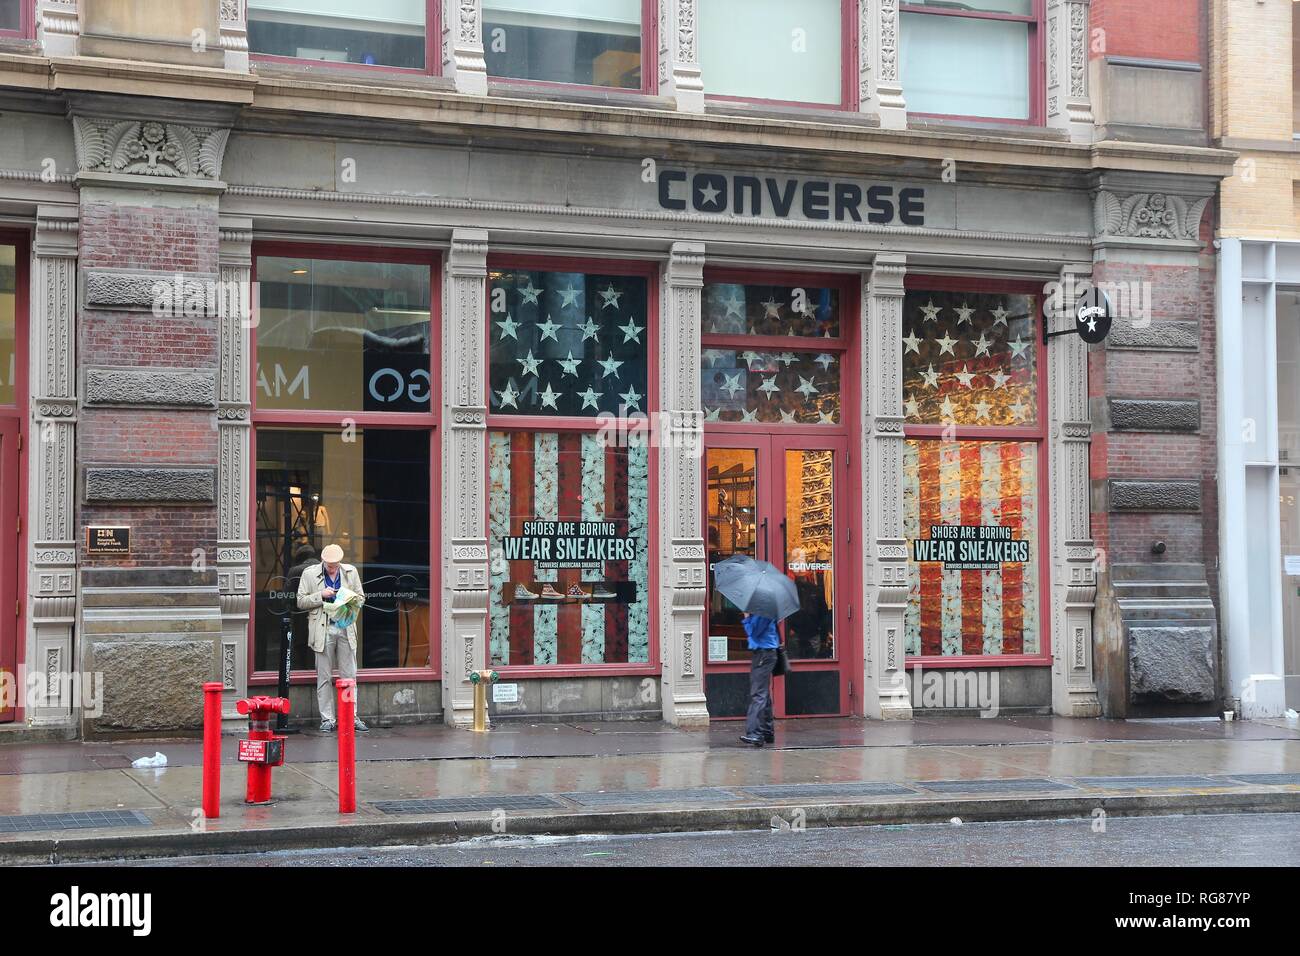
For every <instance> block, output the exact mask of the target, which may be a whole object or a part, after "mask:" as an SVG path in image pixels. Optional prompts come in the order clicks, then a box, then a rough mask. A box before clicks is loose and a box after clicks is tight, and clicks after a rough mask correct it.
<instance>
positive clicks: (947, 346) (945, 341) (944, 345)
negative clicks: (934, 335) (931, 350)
mask: <svg viewBox="0 0 1300 956" xmlns="http://www.w3.org/2000/svg"><path fill="white" fill-rule="evenodd" d="M935 342H937V343H939V354H940V355H943V354H944V353H945V352H947V353H948V354H949V355H951V356H953V358H956V357H957V353H956V352H954V351H953V350H952V347H953V346H954V345H956V344H957V340H956V339H952V338H949V337H948V333H947V332H944V333H943V338H941V339H935Z"/></svg>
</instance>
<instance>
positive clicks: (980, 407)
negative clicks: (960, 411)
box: [975, 401, 990, 418]
mask: <svg viewBox="0 0 1300 956" xmlns="http://www.w3.org/2000/svg"><path fill="white" fill-rule="evenodd" d="M989 407H990V406H989V403H988V402H985V401H979V402H976V403H975V417H976V418H988V417H989Z"/></svg>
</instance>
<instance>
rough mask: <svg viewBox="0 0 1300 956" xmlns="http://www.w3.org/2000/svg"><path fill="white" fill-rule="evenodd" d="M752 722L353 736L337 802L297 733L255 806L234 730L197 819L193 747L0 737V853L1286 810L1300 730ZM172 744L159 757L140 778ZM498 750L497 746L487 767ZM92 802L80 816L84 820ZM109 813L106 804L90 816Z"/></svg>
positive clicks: (1295, 804) (138, 852) (132, 852)
mask: <svg viewBox="0 0 1300 956" xmlns="http://www.w3.org/2000/svg"><path fill="white" fill-rule="evenodd" d="M738 733H739V727H738V725H735V724H732V723H719V724H715V725H714V726H713V727H712V728H710V729H709V730H708V731H696V732H685V731H679V730H676V729H675V728H672V727H669V726H667V725H664V724H645V723H631V722H613V723H604V724H581V725H567V724H535V725H526V724H502V725H500V726H499V727H498V729H496V730H494V731H492V732H491V733H490V734H488V735H486V736H484V735H474V734H471V733H469V732H466V731H458V730H452V729H449V728H445V727H440V726H436V727H427V726H422V727H396V728H389V729H376V730H375V731H373V732H372V733H371V734H369V735H359V737H358V747H357V753H358V760H359V764H358V802H359V806H358V812H357V813H356V814H355V815H349V816H342V815H340V814H339V813H338V812H337V766H336V764H335V763H334V761H333V759H332V758H333V756H334V754H335V746H336V743H335V739H334V738H333V737H332V736H327V737H323V736H320V735H318V734H316V733H315V732H314V731H313V732H308V733H306V734H303V735H297V736H294V737H292V738H290V740H289V742H288V763H287V765H286V766H285V767H283V768H279V769H277V770H276V772H275V787H274V794H275V798H276V800H275V802H274V803H273V804H272V805H270V806H266V807H248V806H245V805H244V804H243V803H242V798H243V787H244V772H243V768H242V767H241V766H240V765H239V764H238V762H237V761H236V760H235V748H236V741H237V738H235V737H230V738H227V739H226V740H225V741H224V748H223V749H224V753H223V758H224V760H223V770H222V813H221V816H220V817H219V818H218V819H212V820H203V819H202V817H201V814H200V813H199V811H198V806H199V794H200V782H201V771H200V768H199V762H200V756H201V745H200V743H199V742H198V741H197V740H171V741H131V742H129V743H128V742H100V743H58V744H7V745H2V744H0V861H5V862H20V861H25V862H40V861H48V860H51V859H59V860H69V859H95V858H101V859H102V858H115V857H140V856H160V855H163V856H166V855H189V854H203V853H220V852H227V853H228V852H247V851H255V850H260V849H268V848H280V849H292V848H305V847H321V846H353V847H357V846H382V845H394V844H398V843H402V844H407V843H433V842H444V841H449V840H455V839H460V838H464V837H465V836H471V835H488V834H494V833H495V834H502V833H505V834H509V835H524V834H530V833H636V832H657V831H685V830H715V829H748V828H756V827H762V828H767V827H770V826H776V827H781V826H783V825H789V824H790V823H791V822H793V821H796V820H797V821H798V822H799V823H800V825H807V826H809V827H815V826H823V825H841V826H842V825H853V824H861V823H906V822H918V821H929V820H946V819H948V818H950V817H952V816H961V817H962V818H963V819H965V820H968V821H969V820H998V819H1003V820H1005V819H1030V818H1044V817H1048V818H1051V817H1087V816H1090V815H1093V814H1094V813H1095V811H1096V810H1097V809H1098V808H1101V809H1102V810H1104V812H1105V813H1106V814H1108V815H1126V814H1142V813H1173V812H1177V813H1213V812H1228V811H1240V810H1251V811H1264V810H1270V811H1292V810H1296V809H1300V732H1297V730H1295V729H1293V728H1289V727H1287V726H1285V725H1284V724H1280V723H1277V724H1274V723H1257V722H1249V723H1247V722H1232V723H1222V722H1219V721H1128V722H1121V721H1105V720H1065V719H1061V718H1047V717H1016V718H1002V719H992V720H980V719H974V718H973V719H969V720H967V719H955V718H944V719H926V718H918V719H917V720H914V721H911V722H889V723H882V722H871V721H858V720H824V721H823V720H816V721H814V720H803V721H785V722H783V724H782V725H781V726H780V728H779V729H778V739H777V745H776V746H775V747H772V748H765V749H763V750H753V749H749V748H746V747H743V746H742V745H741V744H740V743H739V741H737V740H736V736H737V734H738ZM155 750H161V751H162V752H164V753H165V754H167V756H168V762H169V765H168V766H167V767H166V768H164V769H157V770H154V769H148V770H134V769H131V768H130V766H129V765H130V761H131V759H133V758H134V757H137V756H144V755H149V754H152V753H153V752H154V751H155ZM487 758H490V759H487ZM77 814H82V815H81V816H77ZM96 814H98V815H96Z"/></svg>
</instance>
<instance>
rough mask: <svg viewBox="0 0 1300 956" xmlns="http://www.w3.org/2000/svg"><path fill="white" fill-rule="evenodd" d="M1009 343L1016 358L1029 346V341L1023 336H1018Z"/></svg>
mask: <svg viewBox="0 0 1300 956" xmlns="http://www.w3.org/2000/svg"><path fill="white" fill-rule="evenodd" d="M1007 345H1008V346H1010V348H1011V351H1012V352H1013V353H1014V355H1015V357H1016V358H1020V356H1021V354H1022V353H1023V352H1024V351H1025V349H1027V348H1029V343H1028V342H1026V341H1025V340H1024V339H1023V338H1018V339H1016V340H1015V341H1014V342H1008V343H1007Z"/></svg>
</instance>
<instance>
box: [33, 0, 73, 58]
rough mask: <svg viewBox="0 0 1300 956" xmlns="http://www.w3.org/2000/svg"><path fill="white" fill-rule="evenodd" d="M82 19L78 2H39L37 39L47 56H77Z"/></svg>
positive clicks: (47, 0)
mask: <svg viewBox="0 0 1300 956" xmlns="http://www.w3.org/2000/svg"><path fill="white" fill-rule="evenodd" d="M79 36H81V18H80V16H79V15H78V13H77V0H37V3H36V38H37V40H39V41H40V44H41V52H42V53H43V54H45V55H46V56H76V55H77V37H79Z"/></svg>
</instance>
